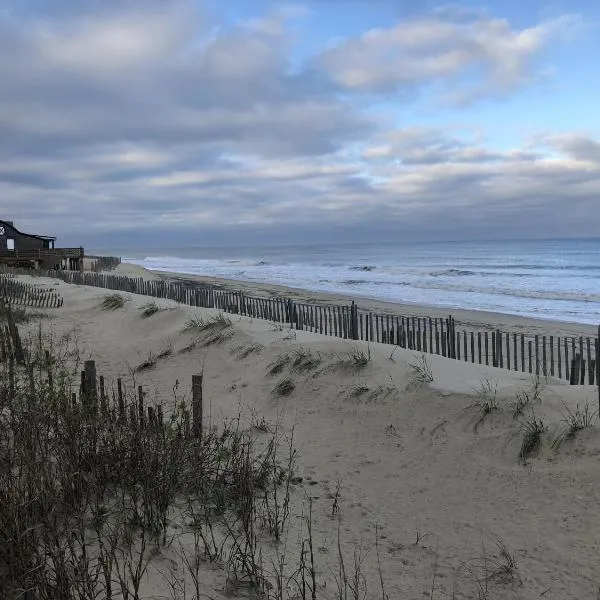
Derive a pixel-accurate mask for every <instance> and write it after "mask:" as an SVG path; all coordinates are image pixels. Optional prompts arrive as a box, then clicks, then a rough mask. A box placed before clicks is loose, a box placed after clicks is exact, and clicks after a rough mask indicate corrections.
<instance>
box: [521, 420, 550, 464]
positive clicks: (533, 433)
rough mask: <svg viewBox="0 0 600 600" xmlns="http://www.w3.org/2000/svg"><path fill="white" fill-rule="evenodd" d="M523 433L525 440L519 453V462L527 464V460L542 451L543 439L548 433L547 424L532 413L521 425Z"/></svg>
mask: <svg viewBox="0 0 600 600" xmlns="http://www.w3.org/2000/svg"><path fill="white" fill-rule="evenodd" d="M521 432H522V434H523V439H522V441H521V449H520V451H519V460H520V461H521V462H522V463H524V464H525V463H526V462H527V459H528V458H529V457H530V456H532V455H533V454H535V453H536V452H537V451H538V450H539V449H540V447H541V445H542V437H543V435H544V433H545V432H546V424H545V423H544V421H542V419H538V418H537V417H536V416H535V415H534V414H533V413H532V414H531V416H530V417H529V418H528V419H527V420H526V421H525V422H524V423H523V424H522V425H521Z"/></svg>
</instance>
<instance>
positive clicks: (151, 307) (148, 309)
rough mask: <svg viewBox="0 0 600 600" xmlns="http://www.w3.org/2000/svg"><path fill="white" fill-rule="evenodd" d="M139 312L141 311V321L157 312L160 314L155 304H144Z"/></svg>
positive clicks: (159, 309)
mask: <svg viewBox="0 0 600 600" xmlns="http://www.w3.org/2000/svg"><path fill="white" fill-rule="evenodd" d="M140 310H141V311H142V319H147V318H149V317H151V316H152V315H155V314H156V313H157V312H160V311H161V308H160V307H159V306H158V304H156V302H148V304H144V306H142V308H141V309H140Z"/></svg>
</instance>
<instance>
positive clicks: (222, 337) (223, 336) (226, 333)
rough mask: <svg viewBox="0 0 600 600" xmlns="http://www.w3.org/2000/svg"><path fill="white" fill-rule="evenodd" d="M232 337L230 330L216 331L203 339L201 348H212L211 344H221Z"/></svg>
mask: <svg viewBox="0 0 600 600" xmlns="http://www.w3.org/2000/svg"><path fill="white" fill-rule="evenodd" d="M232 337H233V330H231V329H217V330H215V331H213V332H212V333H211V334H210V335H209V336H208V337H207V338H205V339H204V341H203V343H202V345H203V346H212V345H213V344H222V343H223V342H225V341H227V340H229V339H231V338H232Z"/></svg>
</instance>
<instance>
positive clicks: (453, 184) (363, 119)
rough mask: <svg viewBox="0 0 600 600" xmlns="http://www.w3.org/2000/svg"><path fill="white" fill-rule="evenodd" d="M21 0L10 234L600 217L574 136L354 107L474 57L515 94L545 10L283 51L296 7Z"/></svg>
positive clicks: (235, 234)
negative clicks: (431, 122)
mask: <svg viewBox="0 0 600 600" xmlns="http://www.w3.org/2000/svg"><path fill="white" fill-rule="evenodd" d="M35 4H36V3H33V2H31V1H30V2H27V3H23V4H20V6H21V7H24V8H20V9H19V10H13V9H12V8H11V9H10V10H7V11H4V12H1V11H0V139H1V140H2V143H1V144H0V198H2V204H1V205H2V214H3V215H5V216H6V218H11V219H13V220H15V221H16V222H17V223H18V224H19V226H21V227H23V229H31V230H32V231H38V232H41V233H47V234H58V235H60V236H61V239H62V241H64V242H65V243H67V242H68V243H84V244H88V242H89V243H93V244H95V245H97V246H98V245H99V246H102V245H107V244H108V243H113V244H114V243H117V242H118V240H119V239H120V240H121V241H122V240H124V239H126V240H137V241H138V242H139V243H142V242H144V243H146V244H153V245H154V244H160V245H169V244H170V245H176V244H179V243H182V241H183V240H186V241H187V243H195V244H197V243H207V242H210V243H215V242H219V241H220V242H221V243H225V244H226V243H228V241H229V240H233V241H235V242H239V241H241V240H246V241H247V242H252V243H260V242H261V241H263V240H278V241H282V242H290V241H294V242H303V241H311V240H312V239H317V238H319V239H322V240H323V241H334V240H336V239H341V238H346V239H352V240H359V239H372V240H379V239H382V237H386V236H387V238H389V239H397V236H399V235H401V236H403V237H407V236H414V237H427V236H429V237H433V238H439V237H440V236H460V235H463V236H471V235H472V231H473V229H474V228H476V230H477V231H478V232H480V234H482V235H483V234H484V232H486V231H489V232H491V233H492V234H494V235H496V236H497V235H498V232H506V233H507V235H514V234H515V232H516V231H517V230H519V228H522V229H526V225H527V223H529V224H531V223H535V224H537V225H536V227H538V229H539V230H540V231H541V230H542V229H543V233H547V234H548V235H550V234H560V233H565V232H566V233H569V234H573V233H575V232H578V233H580V234H585V233H586V232H596V231H597V230H598V227H599V226H600V215H598V214H597V213H598V211H594V210H592V209H591V203H592V202H593V199H594V198H596V197H597V196H598V194H599V193H600V174H599V169H600V167H599V166H598V165H599V161H598V142H597V141H596V140H594V139H593V138H592V137H591V136H589V135H586V134H585V132H582V133H580V134H569V135H566V134H565V135H562V136H557V135H556V134H553V133H552V132H543V135H540V136H538V137H537V138H535V139H534V140H533V141H532V142H531V143H529V142H528V143H523V144H522V145H521V146H520V147H515V149H514V150H511V151H507V150H498V149H496V148H494V147H492V146H489V145H486V144H485V143H483V141H482V140H481V139H479V138H478V137H477V135H475V133H476V132H469V131H468V130H467V131H466V132H464V133H462V134H461V135H457V134H456V133H453V131H454V130H453V129H451V128H449V127H448V128H445V127H443V126H440V127H435V128H433V127H432V128H428V129H424V128H417V127H410V126H406V127H402V128H399V127H398V124H397V123H394V122H391V121H388V120H386V119H384V118H380V117H377V118H375V117H374V116H373V111H371V110H370V105H369V104H365V102H364V96H363V94H364V92H365V91H372V92H378V93H387V92H388V91H389V92H391V93H393V94H395V93H396V90H397V89H399V88H401V87H402V86H404V85H406V86H408V87H409V88H410V87H411V86H413V89H418V88H419V87H420V86H423V85H425V86H426V85H430V84H431V82H435V81H437V80H438V79H442V80H444V81H445V80H449V79H448V78H451V77H457V76H459V75H461V74H463V73H464V72H465V69H467V70H468V69H470V68H472V67H473V66H474V65H478V64H480V65H483V67H484V68H485V71H484V72H482V74H481V80H482V81H485V82H488V83H489V82H492V83H493V85H494V86H497V89H498V90H500V89H503V90H508V89H516V88H517V87H518V86H519V85H522V84H523V83H524V81H525V80H526V79H527V77H528V76H529V75H530V74H531V72H532V71H531V70H529V66H528V65H529V62H528V61H529V59H530V58H531V57H533V56H535V55H536V53H537V52H538V50H539V49H541V48H543V46H544V44H545V43H547V41H548V40H550V39H552V38H553V36H554V35H555V33H556V32H557V31H561V30H562V29H563V26H566V25H564V23H563V22H562V21H560V20H558V21H553V22H546V23H543V24H540V25H538V26H533V27H532V28H529V29H524V30H515V29H513V28H510V27H509V25H508V24H507V23H506V22H505V21H500V20H497V19H492V18H490V17H485V18H483V17H481V16H476V17H474V16H473V14H472V13H470V12H469V13H465V14H458V13H456V11H454V12H448V11H446V12H440V11H438V12H434V13H432V14H430V15H429V16H427V17H420V18H419V19H415V18H413V19H408V20H403V21H401V22H399V23H398V24H397V25H396V26H395V27H393V28H389V29H381V30H376V31H371V32H366V33H365V34H364V35H363V36H361V37H360V38H357V39H355V40H348V41H347V42H344V43H342V44H338V46H337V47H335V48H333V49H329V50H324V51H321V52H319V53H318V55H317V56H313V57H308V58H307V59H305V60H300V59H299V58H298V53H297V52H296V50H297V48H296V47H295V46H294V39H295V38H294V35H292V33H291V31H290V30H291V28H292V27H294V26H296V25H297V23H298V20H299V19H302V18H304V14H305V13H304V12H303V11H301V10H296V9H294V10H284V11H282V10H275V11H273V12H271V13H267V14H265V15H264V16H262V17H261V18H255V19H252V20H250V21H241V22H238V23H235V24H233V25H231V24H227V22H226V21H224V20H223V21H219V20H216V19H215V15H214V14H209V13H207V12H205V11H202V10H200V9H198V7H197V4H196V3H192V2H186V1H184V0H176V1H174V2H172V3H161V2H158V1H153V0H152V1H150V2H141V1H135V2H126V3H117V2H113V1H110V2H107V3H103V4H102V5H97V4H95V3H89V4H85V3H81V5H80V4H78V5H77V6H78V8H77V9H76V10H75V9H73V8H71V9H70V10H69V11H66V10H64V7H65V4H64V3H63V4H61V3H60V2H58V0H55V1H54V2H53V3H50V2H48V3H42V4H43V10H44V12H43V13H42V12H40V10H41V8H40V7H42V4H39V5H38V6H37V8H36V10H33V9H32V6H33V5H35ZM7 6H8V5H7ZM9 8H10V7H9ZM59 8H60V10H59ZM315 18H316V17H315ZM307 27H310V23H309V24H308V25H307ZM481 57H483V58H481ZM380 59H381V63H379V62H377V61H378V60H380ZM409 59H410V60H409ZM413 59H414V60H415V61H416V62H415V63H414V64H412V62H411V61H412V60H413ZM403 64H404V65H405V66H406V68H405V69H404V70H402V69H400V71H398V70H397V69H396V66H398V65H403ZM352 69H354V71H352ZM528 74H529V75H528ZM461 89H462V88H461ZM467 91H469V90H467ZM384 97H385V96H384ZM467 129H468V128H467ZM524 216H526V217H527V221H525V219H524ZM527 226H530V225H527ZM536 231H537V230H536ZM65 236H66V237H65ZM109 240H112V241H110V242H109Z"/></svg>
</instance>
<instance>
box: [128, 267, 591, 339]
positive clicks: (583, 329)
mask: <svg viewBox="0 0 600 600" xmlns="http://www.w3.org/2000/svg"><path fill="white" fill-rule="evenodd" d="M116 273H121V274H122V275H128V276H130V277H151V278H156V277H159V278H164V279H169V280H173V281H184V282H189V283H202V284H208V285H213V286H215V287H218V288H221V289H226V290H231V291H239V290H241V291H243V292H245V293H246V294H249V295H254V296H258V297H266V298H268V297H272V296H277V297H280V298H281V297H283V298H292V299H294V300H297V301H298V302H307V303H311V302H314V303H319V304H338V305H339V304H350V303H351V302H352V301H353V300H354V301H355V302H356V303H357V304H358V306H359V308H361V309H364V310H366V311H371V312H374V313H379V314H389V315H402V316H409V317H413V316H414V317H432V318H435V317H441V318H446V317H447V316H448V315H452V316H453V317H454V318H455V319H456V325H457V328H459V329H460V328H463V327H464V328H465V329H468V330H482V331H485V330H487V331H491V330H494V329H500V330H501V331H503V332H510V333H513V332H514V333H525V334H529V335H546V336H550V335H552V336H555V337H559V336H560V337H564V336H574V337H579V336H584V337H585V336H594V337H595V336H596V335H597V333H598V327H597V326H594V325H585V324H581V323H569V322H559V321H551V320H548V319H534V318H529V317H519V316H515V315H506V314H500V313H494V312H485V311H476V310H464V309H460V308H439V307H434V306H426V305H415V304H406V303H404V304H403V303H393V302H382V301H379V300H373V299H369V298H362V297H352V296H345V295H341V294H328V293H323V292H313V291H308V290H303V289H298V288H289V287H285V286H279V285H272V284H266V283H253V282H246V281H237V280H231V279H219V278H214V277H205V276H201V275H189V274H185V273H168V272H158V271H154V272H151V271H147V270H146V269H144V268H143V267H139V266H137V265H132V264H125V263H124V264H122V265H120V267H119V269H118V270H117V271H116ZM598 321H599V324H600V315H598Z"/></svg>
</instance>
